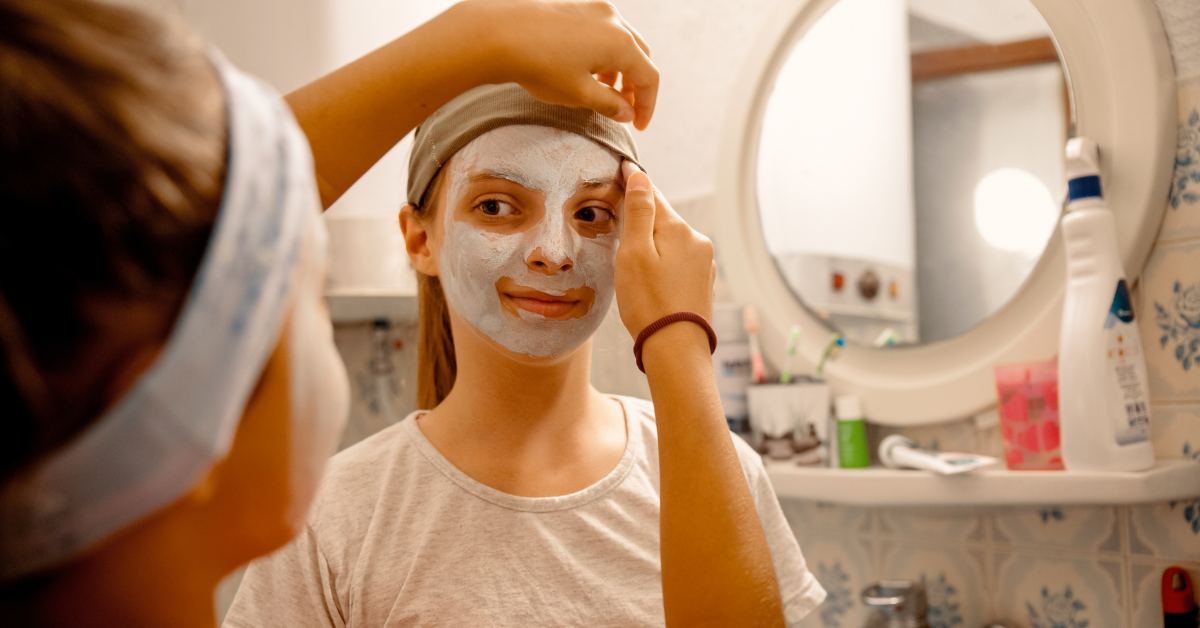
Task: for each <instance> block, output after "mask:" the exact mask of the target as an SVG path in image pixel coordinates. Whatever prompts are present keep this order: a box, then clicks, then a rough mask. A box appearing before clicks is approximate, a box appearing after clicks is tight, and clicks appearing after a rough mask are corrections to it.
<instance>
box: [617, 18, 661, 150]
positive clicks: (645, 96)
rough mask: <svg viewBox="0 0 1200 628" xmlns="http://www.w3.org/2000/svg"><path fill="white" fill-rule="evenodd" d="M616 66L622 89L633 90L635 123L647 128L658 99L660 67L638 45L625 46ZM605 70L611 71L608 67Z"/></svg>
mask: <svg viewBox="0 0 1200 628" xmlns="http://www.w3.org/2000/svg"><path fill="white" fill-rule="evenodd" d="M630 35H631V37H632V35H633V34H632V33H630ZM635 41H636V39H635ZM614 67H615V69H617V70H620V72H621V89H622V91H626V90H630V89H632V90H633V95H634V98H633V107H634V115H635V117H634V121H633V125H634V126H635V127H637V128H638V129H641V130H645V128H646V125H648V124H650V118H651V117H653V116H654V105H655V103H656V102H657V100H658V81H659V73H658V67H656V66H655V65H654V63H653V62H652V61H650V57H649V56H647V55H646V53H644V52H642V50H641V49H640V48H639V47H637V46H623V47H622V49H621V56H620V57H619V58H618V59H616V60H615V66H614ZM604 70H605V71H609V70H608V68H605V69H604Z"/></svg>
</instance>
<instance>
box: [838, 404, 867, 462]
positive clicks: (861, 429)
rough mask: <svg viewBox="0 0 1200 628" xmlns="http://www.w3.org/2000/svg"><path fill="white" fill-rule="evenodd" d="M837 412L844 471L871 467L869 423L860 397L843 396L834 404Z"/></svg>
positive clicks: (839, 451)
mask: <svg viewBox="0 0 1200 628" xmlns="http://www.w3.org/2000/svg"><path fill="white" fill-rule="evenodd" d="M834 405H835V406H836V411H837V436H838V462H839V464H840V466H841V467H842V468H843V469H862V468H866V467H869V466H871V450H870V449H869V448H868V447H867V421H866V419H865V418H863V412H862V404H861V403H860V402H859V400H858V395H843V396H841V397H838V398H837V401H836V402H834Z"/></svg>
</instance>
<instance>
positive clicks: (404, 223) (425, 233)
mask: <svg viewBox="0 0 1200 628" xmlns="http://www.w3.org/2000/svg"><path fill="white" fill-rule="evenodd" d="M416 211H417V208H416V207H413V206H412V205H411V204H407V205H405V206H404V207H402V208H400V232H401V233H403V234H404V249H405V250H406V251H408V259H409V260H411V261H412V266H413V268H414V269H416V271H417V272H419V273H422V274H424V275H428V276H430V277H437V275H438V265H437V256H436V255H434V251H433V249H432V248H431V247H430V242H429V237H430V235H431V233H430V232H429V230H428V229H426V225H425V223H424V222H422V221H421V220H420V219H419V218H417V214H416Z"/></svg>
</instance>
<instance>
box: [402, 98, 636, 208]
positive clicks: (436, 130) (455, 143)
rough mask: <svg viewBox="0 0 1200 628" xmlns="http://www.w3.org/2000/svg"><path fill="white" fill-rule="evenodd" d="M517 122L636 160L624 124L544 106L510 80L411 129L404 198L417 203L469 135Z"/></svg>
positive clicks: (450, 104) (590, 113)
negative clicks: (561, 133) (565, 134)
mask: <svg viewBox="0 0 1200 628" xmlns="http://www.w3.org/2000/svg"><path fill="white" fill-rule="evenodd" d="M519 124H530V125H536V126H548V127H552V128H555V129H562V130H564V131H570V132H572V133H575V134H577V135H582V136H584V137H586V138H588V139H589V140H592V141H593V142H596V143H597V144H599V145H601V146H603V147H605V148H607V149H609V150H611V151H612V152H614V153H616V154H617V155H620V156H621V157H624V158H625V159H629V160H631V161H633V162H634V163H637V162H638V156H637V146H636V145H635V144H634V143H633V134H631V133H630V132H629V128H628V127H626V126H625V125H624V124H621V123H619V122H616V121H614V120H612V119H610V118H606V117H604V116H602V115H600V114H598V113H596V112H595V111H592V110H591V109H584V108H575V107H564V106H562V105H548V104H546V103H544V102H541V101H540V100H537V99H535V98H534V97H533V96H531V95H530V94H529V92H527V91H525V90H524V89H523V88H522V87H521V86H520V85H517V84H516V83H505V84H503V85H484V86H483V87H477V88H475V89H473V90H471V91H469V92H466V93H465V94H462V95H461V96H459V97H458V98H455V99H454V100H452V101H450V102H448V103H446V105H445V106H443V107H442V108H441V109H438V110H437V111H435V112H434V113H433V115H432V116H430V117H429V119H428V120H426V121H425V123H424V124H422V125H421V126H420V127H418V128H417V134H416V137H415V138H414V140H413V149H412V155H411V156H410V157H409V159H408V202H409V203H412V204H413V205H419V204H420V203H421V200H422V199H423V197H424V196H425V192H426V191H427V190H428V189H429V186H430V184H432V183H433V179H434V177H436V176H437V173H438V172H439V171H441V169H442V166H444V165H446V162H447V161H449V160H450V158H451V157H453V156H454V154H455V153H457V152H458V151H460V150H462V149H463V148H464V147H465V146H466V145H467V144H470V143H471V141H472V140H474V139H475V138H477V137H479V136H480V135H483V134H484V133H487V132H488V131H492V130H495V129H498V128H501V127H505V126H513V125H519Z"/></svg>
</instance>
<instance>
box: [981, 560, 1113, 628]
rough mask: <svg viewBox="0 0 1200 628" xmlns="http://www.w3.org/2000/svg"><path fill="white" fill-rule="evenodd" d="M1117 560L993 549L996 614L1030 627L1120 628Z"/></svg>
mask: <svg viewBox="0 0 1200 628" xmlns="http://www.w3.org/2000/svg"><path fill="white" fill-rule="evenodd" d="M1123 573H1124V569H1123V565H1122V562H1121V559H1118V558H1112V559H1106V558H1099V557H1094V556H1093V557H1087V556H1081V557H1070V556H1059V555H1054V554H1050V553H1026V552H1014V553H1006V552H997V554H996V580H995V581H996V583H997V584H996V587H995V588H994V590H993V592H994V595H995V597H994V598H993V599H994V604H995V611H994V613H995V616H996V617H1004V618H1007V619H1010V620H1015V621H1017V622H1019V623H1018V625H1025V626H1029V627H1030V628H1124V627H1125V626H1126V625H1127V622H1126V603H1125V599H1124V598H1125V596H1124V589H1125V586H1124V582H1123Z"/></svg>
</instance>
